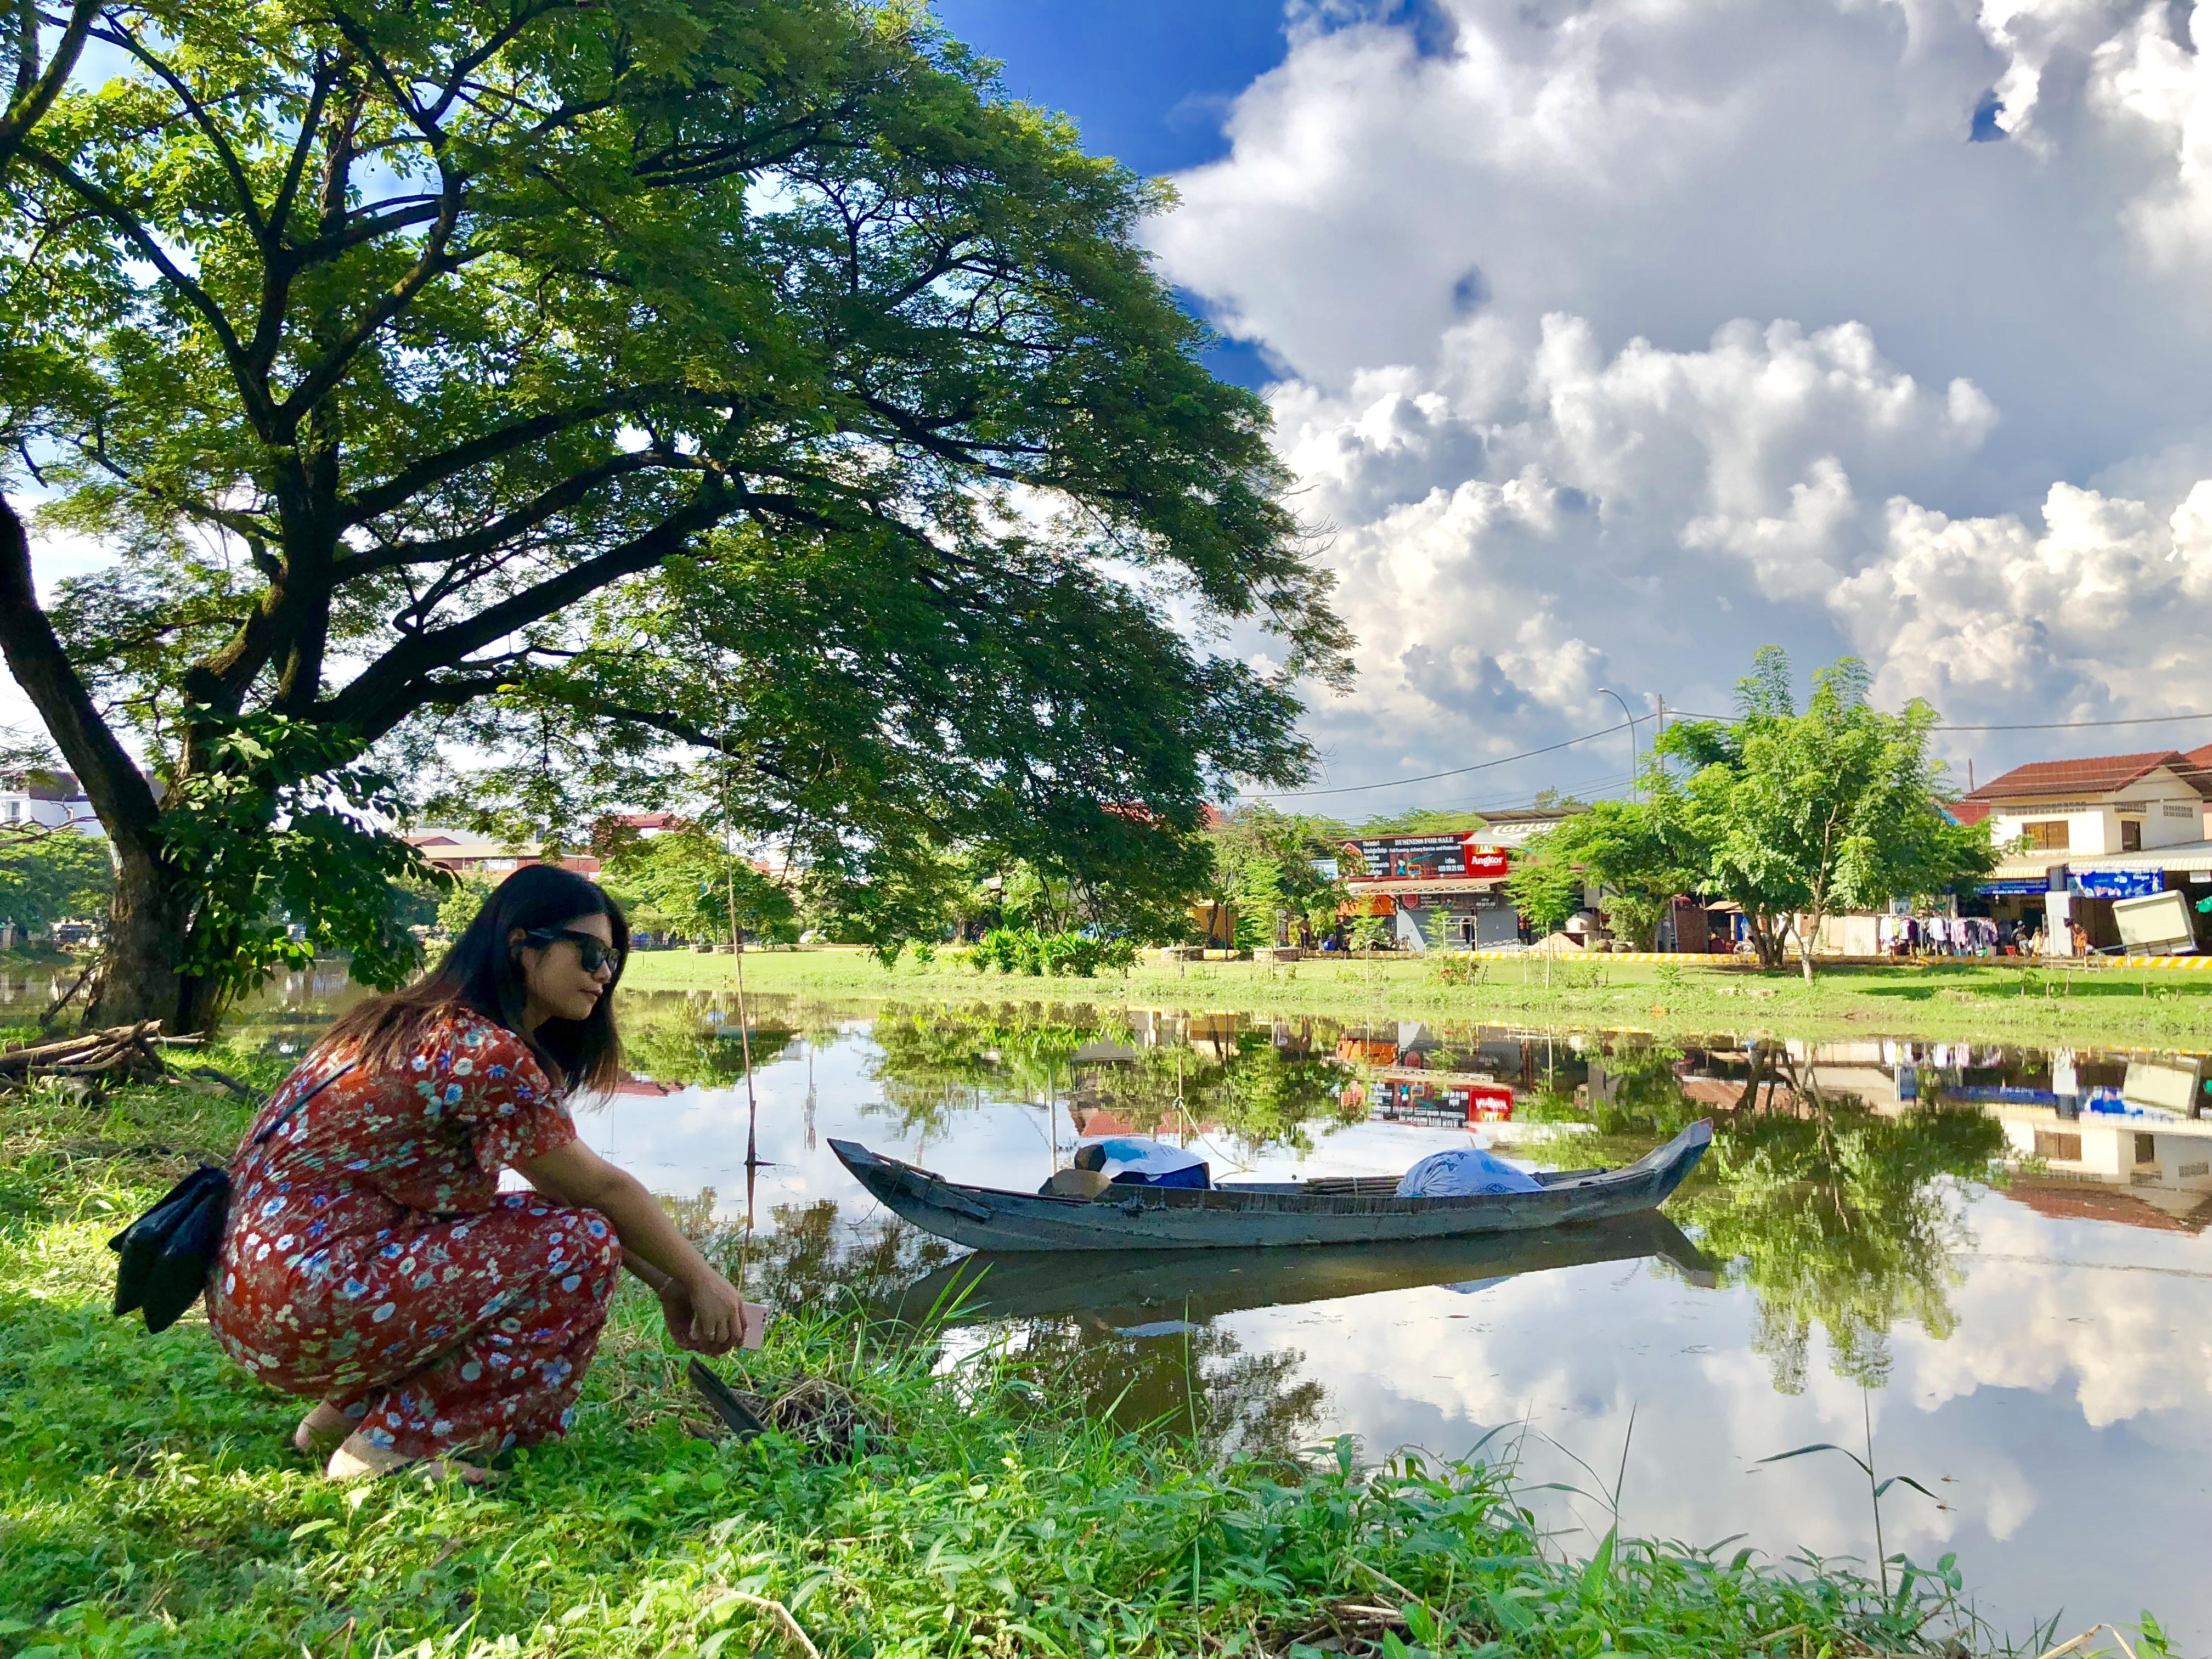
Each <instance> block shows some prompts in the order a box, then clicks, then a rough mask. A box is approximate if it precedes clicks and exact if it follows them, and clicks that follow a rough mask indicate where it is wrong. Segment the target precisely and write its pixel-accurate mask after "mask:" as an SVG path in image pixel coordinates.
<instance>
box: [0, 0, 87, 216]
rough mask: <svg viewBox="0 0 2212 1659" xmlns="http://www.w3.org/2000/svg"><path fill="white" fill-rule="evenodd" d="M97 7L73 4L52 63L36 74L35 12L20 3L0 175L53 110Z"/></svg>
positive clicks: (0, 118) (0, 133)
mask: <svg viewBox="0 0 2212 1659" xmlns="http://www.w3.org/2000/svg"><path fill="white" fill-rule="evenodd" d="M100 3H101V0H76V5H75V6H73V7H71V8H70V20H69V22H68V23H67V24H66V25H65V26H64V27H63V29H62V38H61V39H60V40H57V41H55V42H54V57H53V61H52V63H50V64H47V65H46V72H45V73H44V74H40V72H39V12H38V8H37V7H36V5H35V4H33V3H31V0H24V3H23V11H24V13H25V17H24V21H23V28H24V33H25V36H26V38H25V40H24V42H23V46H22V48H21V51H20V52H18V53H17V56H16V59H15V92H14V94H13V95H12V96H11V97H10V98H9V101H8V107H7V108H6V110H4V111H0V173H4V172H5V171H6V170H7V167H8V163H9V162H10V161H14V160H15V155H16V152H17V151H19V150H20V149H21V148H22V146H23V140H24V138H25V137H26V136H27V134H28V133H29V132H30V131H31V129H32V128H33V127H34V126H36V125H39V123H40V120H41V119H43V118H45V116H46V112H47V111H48V110H49V109H51V108H52V107H53V102H54V100H55V99H57V98H58V97H59V96H60V95H61V90H62V88H63V87H64V86H66V85H67V84H68V83H69V78H70V76H71V75H73V74H75V73H76V60H77V58H78V56H79V54H80V53H82V52H83V50H84V42H85V37H86V36H88V34H90V33H92V25H93V21H94V19H95V18H97V17H98V16H99V15H100Z"/></svg>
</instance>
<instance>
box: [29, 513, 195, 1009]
mask: <svg viewBox="0 0 2212 1659" xmlns="http://www.w3.org/2000/svg"><path fill="white" fill-rule="evenodd" d="M0 653H4V654H5V656H6V658H7V661H8V669H9V672H10V673H12V674H13V675H14V676H15V683H16V684H18V685H21V687H22V688H23V690H24V693H25V695H26V696H28V697H29V698H30V700H31V702H32V705H33V707H34V708H37V709H38V711H39V716H40V719H41V720H44V721H45V722H46V730H47V732H49V733H50V734H51V735H52V738H53V740H54V745H55V747H57V748H58V749H59V750H61V751H62V758H63V760H64V762H65V763H67V764H68V766H69V768H70V770H71V771H73V772H75V773H76V775H77V778H78V780H79V781H80V782H81V783H82V785H83V787H84V792H85V795H86V797H87V798H88V799H89V800H90V801H91V802H92V806H93V811H95V812H96V813H98V814H99V816H100V827H101V828H102V829H105V830H106V832H107V839H108V846H109V848H110V849H111V851H112V854H113V855H114V858H115V861H116V879H115V901H114V905H113V908H112V909H111V910H110V912H109V914H108V928H107V942H106V952H105V960H104V962H103V963H102V965H101V971H100V973H99V975H96V979H97V988H95V989H94V992H93V998H92V1003H91V1006H89V1008H88V1010H87V1013H86V1019H87V1021H88V1023H97V1022H101V1021H104V1022H106V1023H107V1024H130V1023H135V1022H137V1021H138V1020H143V1019H158V1020H160V1021H161V1024H162V1025H163V1026H164V1027H165V1028H166V1029H167V1030H171V1031H175V1032H183V1031H187V1030H193V1029H196V1027H197V1022H198V1020H199V1018H200V1016H201V1014H202V1012H203V1011H202V1010H201V1009H199V1008H198V1007H197V1006H194V1005H195V1004H196V1003H197V1002H200V1001H204V996H194V995H187V994H186V989H185V981H184V980H183V977H182V976H181V975H179V972H178V971H177V964H178V963H179V962H181V961H182V960H183V959H184V945H185V917H186V914H187V905H188V900H187V898H186V896H185V883H184V882H183V881H182V880H181V879H180V878H179V872H177V871H176V869H175V868H174V867H173V866H171V865H170V863H169V861H168V860H167V859H165V858H164V857H163V856H162V854H161V842H160V838H159V836H158V833H157V830H156V827H155V826H156V821H157V820H158V819H159V818H160V817H161V803H160V802H159V801H157V800H156V799H155V795H154V787H153V785H152V784H151V783H150V782H149V781H148V780H147V778H146V775H145V774H144V773H143V772H141V771H140V770H139V769H138V767H137V763H136V762H135V761H133V760H132V759H131V756H130V754H129V752H128V751H127V750H125V749H124V747H123V745H122V744H119V743H118V742H117V741H116V740H115V734H114V733H113V732H110V731H109V730H108V728H107V725H106V721H104V720H102V719H101V718H100V711H99V710H98V709H97V708H94V706H93V701H92V696H91V694H90V693H89V692H88V690H86V689H85V684H84V681H83V680H82V678H80V677H79V676H78V674H77V671H76V668H75V666H74V665H72V664H71V663H70V659H69V655H68V653H66V652H65V651H64V650H63V648H62V642H61V641H60V639H59V638H58V637H57V636H56V635H55V633H54V629H53V624H52V622H50V621H49V620H48V619H47V617H46V611H45V610H44V609H43V608H42V607H41V606H40V604H39V594H38V586H37V584H36V582H35V581H34V580H33V578H32V574H31V544H30V538H29V535H28V534H27V532H26V531H25V530H24V527H23V521H22V520H21V519H20V518H18V517H17V516H16V515H15V508H14V507H12V506H11V505H10V504H9V502H8V501H7V499H6V498H5V497H4V496H0Z"/></svg>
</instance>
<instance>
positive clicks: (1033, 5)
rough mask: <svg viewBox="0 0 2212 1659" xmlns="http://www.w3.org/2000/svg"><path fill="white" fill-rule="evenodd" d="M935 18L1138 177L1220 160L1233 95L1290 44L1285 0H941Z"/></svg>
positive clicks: (1014, 88)
mask: <svg viewBox="0 0 2212 1659" xmlns="http://www.w3.org/2000/svg"><path fill="white" fill-rule="evenodd" d="M937 15H938V17H939V20H940V21H943V23H944V24H945V27H946V28H947V29H948V30H950V31H951V33H952V34H953V35H954V36H956V37H957V38H958V39H959V40H964V41H966V42H967V43H968V44H969V46H973V47H975V49H976V50H977V51H978V52H982V53H984V54H985V55H986V56H987V57H991V58H997V59H999V60H1000V63H1002V64H1004V65H1005V66H1006V67H1005V74H1006V87H1007V89H1008V90H1009V91H1011V92H1012V93H1013V94H1014V95H1015V96H1016V97H1018V98H1021V99H1024V100H1028V101H1029V102H1030V103H1036V104H1043V105H1047V106H1050V107H1052V108H1054V109H1059V110H1063V111H1065V112H1067V113H1068V114H1070V115H1072V116H1073V117H1074V118H1076V120H1077V121H1078V122H1079V124H1080V125H1081V126H1082V129H1083V138H1084V143H1085V146H1086V147H1087V148H1088V149H1091V150H1092V151H1094V152H1097V153H1098V154H1101V155H1112V156H1114V157H1115V158H1117V159H1118V160H1120V161H1125V162H1127V164H1128V165H1129V166H1130V167H1133V168H1135V169H1136V170H1137V171H1138V172H1139V173H1175V172H1178V171H1180V170H1181V169H1182V168H1184V167H1195V166H1197V165H1198V164H1199V163H1200V162H1201V161H1212V160H1214V159H1215V158H1216V157H1218V155H1221V154H1222V152H1223V150H1224V149H1225V145H1224V143H1223V141H1222V137H1221V118H1222V116H1223V115H1224V113H1225V112H1226V110H1227V107H1228V104H1229V101H1230V100H1231V99H1232V98H1234V97H1235V96H1236V95H1237V94H1238V93H1240V92H1242V91H1243V90H1244V88H1246V87H1248V86H1249V85H1250V84H1251V83H1252V82H1254V81H1255V80H1257V79H1258V78H1259V77H1260V76H1261V75H1262V74H1264V73H1266V72H1267V70H1270V69H1273V67H1274V66H1275V65H1276V64H1279V63H1281V62H1282V61H1283V54H1284V52H1285V44H1286V43H1285V35H1284V29H1283V7H1282V4H1281V0H1114V3H1112V4H1111V5H1099V4H1094V3H1085V0H939V5H938V7H937Z"/></svg>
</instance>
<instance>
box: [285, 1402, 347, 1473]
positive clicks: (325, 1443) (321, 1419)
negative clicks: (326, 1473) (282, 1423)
mask: <svg viewBox="0 0 2212 1659" xmlns="http://www.w3.org/2000/svg"><path fill="white" fill-rule="evenodd" d="M352 1428H353V1425H352V1423H350V1422H349V1421H348V1420H347V1418H346V1414H345V1413H343V1412H342V1411H340V1410H339V1409H338V1408H337V1407H336V1406H333V1405H331V1403H330V1402H329V1401H324V1402H323V1403H322V1404H321V1405H319V1406H317V1407H315V1409H314V1410H313V1411H311V1412H309V1413H307V1415H306V1416H305V1417H303V1418H301V1419H300V1426H299V1427H298V1428H296V1429H295V1430H293V1431H292V1443H293V1445H294V1446H295V1447H297V1448H298V1449H299V1451H300V1455H301V1456H302V1457H307V1458H312V1459H313V1461H314V1462H318V1463H322V1462H328V1461H329V1459H330V1455H331V1453H332V1452H334V1451H336V1450H337V1449H338V1443H339V1442H341V1441H343V1439H344V1438H345V1437H346V1435H347V1434H348V1433H349V1431H351V1429H352Z"/></svg>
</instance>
